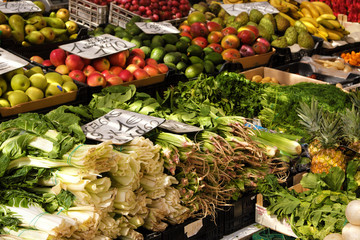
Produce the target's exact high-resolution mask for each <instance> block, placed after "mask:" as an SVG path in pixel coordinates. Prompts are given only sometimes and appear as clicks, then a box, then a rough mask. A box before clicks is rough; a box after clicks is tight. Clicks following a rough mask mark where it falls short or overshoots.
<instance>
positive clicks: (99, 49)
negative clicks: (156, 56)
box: [59, 34, 136, 59]
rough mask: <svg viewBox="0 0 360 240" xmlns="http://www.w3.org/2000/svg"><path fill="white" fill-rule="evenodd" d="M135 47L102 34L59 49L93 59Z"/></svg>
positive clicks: (132, 44)
mask: <svg viewBox="0 0 360 240" xmlns="http://www.w3.org/2000/svg"><path fill="white" fill-rule="evenodd" d="M135 46H136V45H135V44H134V43H131V42H127V41H124V40H122V39H120V38H118V37H114V36H112V35H110V34H103V35H101V36H98V37H94V38H89V39H86V40H82V41H78V42H73V43H68V44H64V45H61V46H59V47H60V48H62V49H64V50H65V51H67V52H71V53H72V54H76V55H78V56H80V57H83V58H86V59H95V58H99V57H104V56H108V55H111V54H114V53H117V52H121V51H124V50H126V49H130V48H132V47H135Z"/></svg>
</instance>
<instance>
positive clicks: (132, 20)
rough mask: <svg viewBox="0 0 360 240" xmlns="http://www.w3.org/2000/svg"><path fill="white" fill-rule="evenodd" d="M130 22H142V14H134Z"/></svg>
mask: <svg viewBox="0 0 360 240" xmlns="http://www.w3.org/2000/svg"><path fill="white" fill-rule="evenodd" d="M130 22H131V23H136V22H141V17H140V16H133V17H132V18H131V19H130Z"/></svg>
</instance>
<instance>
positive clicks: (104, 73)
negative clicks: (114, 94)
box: [101, 70, 115, 80]
mask: <svg viewBox="0 0 360 240" xmlns="http://www.w3.org/2000/svg"><path fill="white" fill-rule="evenodd" d="M101 74H102V75H103V76H104V77H105V79H106V80H107V79H108V78H109V77H110V76H111V75H115V74H113V73H112V72H111V71H109V70H104V71H102V72H101Z"/></svg>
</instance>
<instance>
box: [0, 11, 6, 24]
mask: <svg viewBox="0 0 360 240" xmlns="http://www.w3.org/2000/svg"><path fill="white" fill-rule="evenodd" d="M4 23H7V20H6V16H5V14H4V13H3V12H1V11H0V24H4Z"/></svg>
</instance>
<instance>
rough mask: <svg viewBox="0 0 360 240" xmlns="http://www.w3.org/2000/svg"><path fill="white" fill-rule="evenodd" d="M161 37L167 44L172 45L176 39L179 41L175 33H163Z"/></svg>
mask: <svg viewBox="0 0 360 240" xmlns="http://www.w3.org/2000/svg"><path fill="white" fill-rule="evenodd" d="M161 37H162V38H163V39H164V41H165V42H166V43H168V44H173V45H174V44H176V42H177V41H179V39H178V37H177V36H176V35H175V34H164V35H161Z"/></svg>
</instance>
